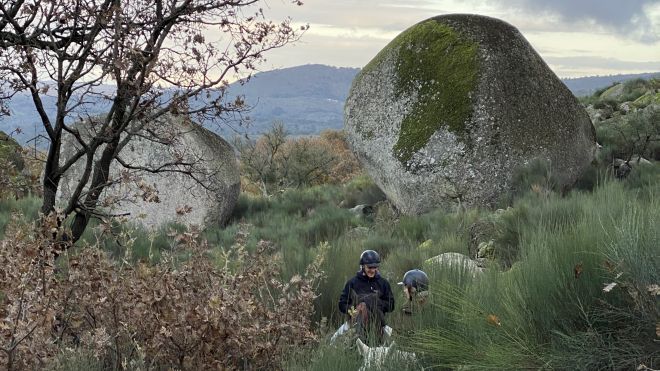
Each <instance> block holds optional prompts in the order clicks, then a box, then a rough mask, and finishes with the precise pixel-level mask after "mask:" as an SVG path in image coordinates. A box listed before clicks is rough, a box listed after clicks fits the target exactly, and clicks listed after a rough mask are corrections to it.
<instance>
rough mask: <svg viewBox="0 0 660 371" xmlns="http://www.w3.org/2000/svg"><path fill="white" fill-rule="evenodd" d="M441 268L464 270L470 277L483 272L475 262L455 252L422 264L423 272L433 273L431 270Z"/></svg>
mask: <svg viewBox="0 0 660 371" xmlns="http://www.w3.org/2000/svg"><path fill="white" fill-rule="evenodd" d="M443 267H445V268H449V269H456V270H463V269H464V270H465V271H467V272H469V273H470V274H472V276H476V275H478V274H481V273H483V271H484V268H481V267H480V266H479V264H477V262H476V261H474V260H472V259H470V258H469V257H467V256H465V255H463V254H460V253H457V252H446V253H443V254H440V255H437V256H434V257H432V258H429V259H427V260H426V261H425V262H424V270H425V271H427V270H428V271H433V269H439V268H443Z"/></svg>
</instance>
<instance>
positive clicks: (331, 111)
mask: <svg viewBox="0 0 660 371" xmlns="http://www.w3.org/2000/svg"><path fill="white" fill-rule="evenodd" d="M359 71H360V70H359V69H358V68H343V67H331V66H325V65H320V64H308V65H304V66H298V67H291V68H284V69H280V70H274V71H268V72H261V73H258V74H255V75H254V76H253V77H252V79H250V81H249V82H248V83H247V84H245V85H240V84H238V83H235V84H232V85H231V86H230V88H229V92H230V95H231V96H235V95H244V96H245V100H246V102H247V103H248V104H250V105H252V106H253V107H254V109H253V110H252V111H251V112H250V114H249V117H250V119H251V123H250V125H249V127H248V128H247V131H248V132H249V133H251V134H261V133H264V132H266V131H268V129H269V128H270V127H271V125H272V123H273V121H278V120H279V121H282V122H284V124H285V126H286V128H287V129H288V130H289V132H290V133H291V134H293V135H308V134H318V133H320V132H321V131H322V130H324V129H341V128H342V127H343V125H344V117H343V116H344V112H343V107H344V101H345V100H346V98H347V97H348V91H349V89H350V87H351V82H352V81H353V78H354V77H355V75H356V74H357V73H358V72H359ZM223 134H224V133H223Z"/></svg>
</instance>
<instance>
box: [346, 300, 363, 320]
mask: <svg viewBox="0 0 660 371" xmlns="http://www.w3.org/2000/svg"><path fill="white" fill-rule="evenodd" d="M366 310H367V304H365V302H360V304H358V305H357V307H355V308H351V309H349V310H348V315H349V316H351V319H353V318H355V317H356V316H357V315H358V313H362V312H364V311H366Z"/></svg>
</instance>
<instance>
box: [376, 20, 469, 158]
mask: <svg viewBox="0 0 660 371" xmlns="http://www.w3.org/2000/svg"><path fill="white" fill-rule="evenodd" d="M389 53H395V54H397V66H396V67H397V68H396V85H395V92H394V93H395V95H396V96H398V97H401V96H404V95H409V94H411V92H416V93H417V94H418V99H417V100H416V101H415V103H414V104H413V106H412V109H411V111H410V112H409V113H408V114H407V115H406V116H405V117H404V119H403V121H402V123H401V131H400V133H399V138H398V141H397V143H396V144H395V145H394V152H395V155H396V156H397V158H398V159H399V160H400V161H401V162H402V163H406V162H407V161H408V160H410V159H411V157H412V155H413V153H414V152H416V151H418V150H419V149H421V148H422V147H424V146H425V145H426V143H428V140H429V139H430V138H431V135H433V133H435V132H436V131H437V130H438V129H439V128H440V127H445V128H446V129H447V130H449V131H451V132H453V133H455V134H456V135H458V136H461V135H462V134H463V132H464V130H465V121H467V119H468V118H469V116H470V113H471V111H472V109H471V102H470V96H469V95H470V93H471V92H472V90H474V88H475V86H476V82H477V45H476V44H475V43H474V42H471V41H470V40H467V39H465V38H463V37H461V36H460V35H459V34H458V33H457V32H456V31H455V30H454V29H452V28H451V27H449V26H447V25H445V24H443V23H440V22H438V21H436V20H433V19H431V20H427V21H425V22H422V23H420V24H418V25H416V26H415V27H411V28H409V29H408V30H406V31H404V32H403V33H401V34H400V35H399V36H397V37H396V38H395V39H394V40H392V42H391V43H390V44H389V45H388V46H387V47H386V48H385V49H384V50H383V51H382V52H381V53H380V54H379V55H378V56H376V58H374V60H373V61H371V62H370V63H369V64H368V65H367V66H366V67H365V68H364V71H363V73H368V71H369V69H371V68H374V67H375V66H377V65H378V64H379V63H381V60H382V59H383V58H385V56H386V55H387V54H389ZM438 118H441V119H440V120H439V119H438Z"/></svg>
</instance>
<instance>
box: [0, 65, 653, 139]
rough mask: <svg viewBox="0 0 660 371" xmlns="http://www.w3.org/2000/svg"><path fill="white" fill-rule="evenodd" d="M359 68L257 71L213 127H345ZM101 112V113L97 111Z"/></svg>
mask: <svg viewBox="0 0 660 371" xmlns="http://www.w3.org/2000/svg"><path fill="white" fill-rule="evenodd" d="M359 71H360V69H359V68H351V67H335V66H328V65H322V64H305V65H301V66H295V67H288V68H282V69H276V70H271V71H264V72H258V73H256V74H255V75H254V76H252V78H251V79H250V80H249V81H247V82H245V83H241V82H235V83H232V84H230V86H229V90H228V99H230V100H233V99H235V98H236V97H238V96H243V97H244V100H245V102H246V103H247V104H248V105H249V106H251V107H252V110H251V111H250V112H249V113H248V115H247V121H246V125H241V126H240V127H234V128H230V127H222V128H219V129H217V130H215V131H216V132H217V133H218V134H220V135H221V136H223V137H225V138H231V137H233V136H235V135H237V134H241V135H242V134H248V135H251V136H257V135H260V134H263V133H264V132H266V131H268V130H269V129H270V127H271V126H272V123H273V122H275V121H281V122H283V123H284V125H285V127H286V129H287V130H288V132H289V134H291V135H316V134H319V133H320V132H321V131H323V130H328V129H333V130H339V129H342V128H343V125H344V118H343V106H344V101H345V100H346V97H347V96H348V92H349V90H350V87H351V83H352V81H353V78H354V77H355V75H356V74H357V73H358V72H359ZM651 77H660V72H651V73H644V74H625V75H611V76H586V77H578V78H570V79H562V81H563V82H564V84H565V85H566V86H567V87H568V88H569V89H570V90H571V91H572V92H573V94H574V95H576V96H583V95H590V94H593V92H595V91H596V90H598V89H601V88H604V87H607V86H609V85H611V84H613V83H614V82H623V81H626V80H630V79H635V78H643V79H649V78H651ZM47 104H48V105H49V106H50V107H49V109H48V110H49V114H51V113H53V112H54V102H47ZM10 109H11V110H12V113H13V114H12V116H8V117H0V131H4V132H5V133H10V132H12V131H14V129H15V128H17V127H18V128H21V130H22V133H21V134H18V135H15V138H16V139H17V140H18V142H19V143H21V144H23V145H24V144H25V143H26V142H27V141H28V140H30V139H31V138H34V137H35V136H37V135H38V134H42V131H43V130H39V129H41V123H40V121H39V116H38V115H37V113H36V112H35V111H34V108H33V107H32V104H31V101H30V99H29V96H27V95H25V96H23V95H20V94H19V95H16V96H15V98H14V99H13V100H12V101H11V102H10ZM97 113H98V114H100V113H102V112H100V111H99V112H97Z"/></svg>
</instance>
